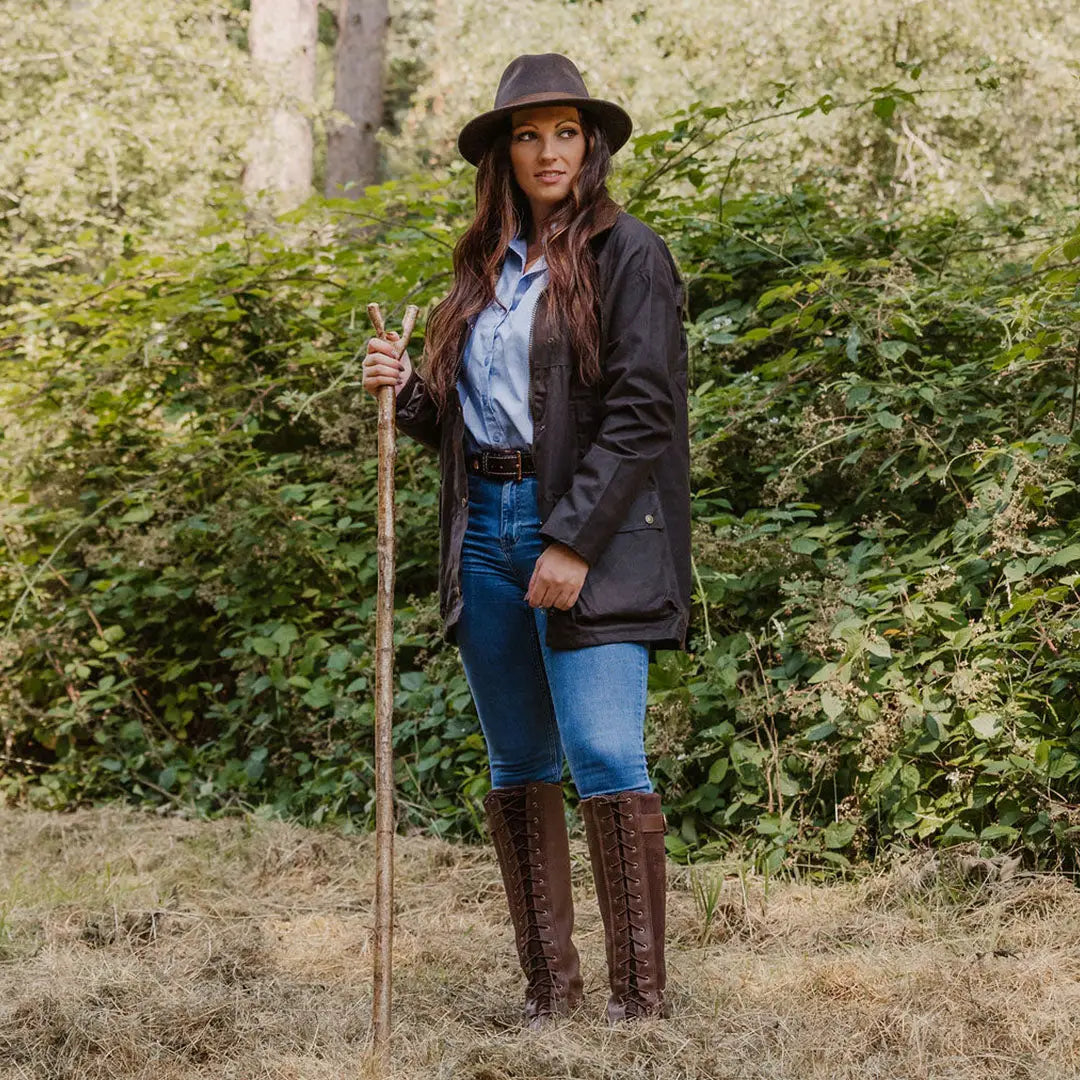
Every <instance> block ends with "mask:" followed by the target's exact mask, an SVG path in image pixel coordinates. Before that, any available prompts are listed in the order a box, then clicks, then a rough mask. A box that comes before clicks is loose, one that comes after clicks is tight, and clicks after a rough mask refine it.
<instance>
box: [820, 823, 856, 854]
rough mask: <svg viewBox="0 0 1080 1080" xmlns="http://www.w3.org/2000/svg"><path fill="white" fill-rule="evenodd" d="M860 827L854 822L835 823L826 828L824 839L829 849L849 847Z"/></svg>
mask: <svg viewBox="0 0 1080 1080" xmlns="http://www.w3.org/2000/svg"><path fill="white" fill-rule="evenodd" d="M856 828H858V825H857V824H856V823H855V822H854V821H834V822H833V823H832V824H831V825H827V826H826V827H825V832H824V837H825V846H826V847H827V848H842V847H847V846H848V844H850V843H851V838H852V837H853V836H854V835H855V830H856Z"/></svg>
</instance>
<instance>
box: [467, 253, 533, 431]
mask: <svg viewBox="0 0 1080 1080" xmlns="http://www.w3.org/2000/svg"><path fill="white" fill-rule="evenodd" d="M525 253H526V244H525V239H524V237H521V236H515V237H514V239H513V240H511V241H510V248H509V250H508V251H507V253H506V258H505V259H504V260H503V266H502V273H501V274H500V275H499V280H498V282H497V283H496V285H495V299H494V300H493V301H492V302H491V303H490V304H488V306H487V307H486V308H485V309H484V310H483V311H481V312H480V314H479V315H478V316H476V320H475V322H474V323H473V326H472V329H471V331H470V332H469V337H468V340H467V341H466V342H465V353H464V358H463V362H462V372H461V376H460V378H459V379H458V397H459V398H460V399H461V406H462V411H463V412H464V414H465V449H466V451H467V452H472V451H473V450H480V449H488V448H503V447H509V448H512V449H513V448H516V449H520V450H528V449H529V448H530V447H531V446H532V437H533V425H532V416H531V415H530V414H529V334H530V332H531V330H532V319H533V314H534V313H535V311H536V303H537V301H538V300H539V299H540V294H541V293H542V292H543V290H544V287H545V286H546V285H547V282H548V266H547V261H546V260H545V258H544V256H543V255H541V256H540V258H539V259H537V260H536V262H535V263H533V265H532V266H530V267H529V270H528V272H527V273H526V272H525Z"/></svg>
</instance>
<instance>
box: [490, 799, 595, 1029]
mask: <svg viewBox="0 0 1080 1080" xmlns="http://www.w3.org/2000/svg"><path fill="white" fill-rule="evenodd" d="M484 810H485V811H486V814H487V823H488V829H489V830H490V832H491V837H492V839H493V840H494V841H495V851H496V853H497V854H498V857H499V867H500V869H501V870H502V879H503V886H504V887H505V889H506V898H507V902H508V903H509V905H510V918H511V920H512V921H513V924H514V937H515V939H516V942H517V952H518V960H519V961H520V962H521V969H522V971H524V972H525V979H526V986H525V1019H526V1021H527V1022H528V1025H529V1027H531V1028H538V1027H542V1026H543V1025H544V1024H545V1023H546V1022H547V1021H548V1020H550V1019H551V1018H552V1017H553V1016H555V1015H557V1014H560V1013H567V1012H569V1011H570V1010H571V1009H572V1008H573V1007H574V1006H575V1005H577V1004H579V1003H580V1001H581V969H580V966H579V963H578V952H577V949H576V948H574V944H573V942H572V941H571V940H570V933H571V931H572V930H573V928H574V907H573V900H572V898H571V893H570V845H569V841H568V839H567V835H566V817H565V814H564V811H563V795H562V787H561V785H559V784H544V783H532V784H525V785H524V786H521V787H512V788H495V789H494V790H492V791H491V792H489V793H488V795H487V796H486V797H485V798H484Z"/></svg>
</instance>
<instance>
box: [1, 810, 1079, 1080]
mask: <svg viewBox="0 0 1080 1080" xmlns="http://www.w3.org/2000/svg"><path fill="white" fill-rule="evenodd" d="M372 856H373V840H372V837H369V836H362V837H346V836H342V835H340V834H336V833H332V832H328V831H319V832H316V831H311V830H305V829H303V828H301V827H299V826H295V825H287V824H281V823H277V822H266V821H263V820H259V819H253V818H248V819H232V820H227V821H218V822H201V821H189V820H183V819H178V818H163V817H157V816H154V815H149V814H143V813H137V812H134V811H124V810H120V809H104V810H95V811H80V812H77V813H73V814H67V815H57V814H46V813H32V812H20V811H11V810H7V811H4V810H0V1078H3V1080H15V1078H18V1080H104V1078H106V1077H107V1078H110V1080H111V1078H114V1077H124V1078H127V1077H132V1078H133V1077H139V1078H147V1080H150V1078H153V1080H179V1078H185V1080H187V1078H191V1080H195V1078H199V1080H202V1078H207V1080H208V1078H211V1077H213V1078H215V1080H227V1078H236V1080H261V1078H265V1080H343V1078H346V1077H360V1076H364V1075H365V1074H366V1070H365V1065H364V1062H365V1048H366V1040H367V1025H368V1016H369V1003H370V997H369V992H370V984H371V957H370V952H369V936H370V927H371V905H370V898H371V896H372V881H373V858H372ZM573 858H574V881H575V897H576V900H577V910H578V929H577V933H576V940H577V942H578V946H579V948H580V950H581V952H582V961H583V965H584V970H585V1005H584V1007H583V1008H582V1010H581V1012H580V1014H579V1015H577V1016H574V1017H571V1018H569V1019H567V1020H565V1021H563V1022H561V1023H560V1024H559V1025H558V1026H557V1027H556V1028H554V1029H553V1030H549V1031H547V1032H541V1033H530V1032H527V1031H524V1030H522V1029H521V1028H520V1026H519V1021H518V1017H519V1012H520V1002H521V990H522V987H521V982H520V976H519V973H518V970H517V967H516V963H515V961H514V958H513V953H512V951H513V941H512V937H511V931H510V926H509V921H508V918H507V916H506V913H505V905H504V901H503V897H502V892H501V885H500V882H499V877H498V869H497V866H496V864H495V862H494V861H493V858H492V855H491V852H490V850H489V849H488V848H483V847H462V846H455V845H452V844H449V843H445V842H442V841H438V840H433V839H429V838H425V837H401V838H399V839H398V845H397V877H396V885H397V894H396V902H397V917H396V924H395V925H396V930H395V961H394V975H395V993H394V1023H395V1062H396V1064H395V1067H394V1071H393V1075H394V1076H395V1077H401V1078H407V1080H413V1078H416V1080H420V1078H424V1080H441V1078H455V1080H457V1078H462V1080H526V1078H528V1080H556V1078H558V1080H616V1078H618V1080H636V1078H646V1077H648V1078H656V1080H675V1078H684V1077H695V1078H710V1080H712V1078H715V1080H721V1078H739V1080H781V1078H783V1080H825V1078H829V1080H842V1078H849V1077H850V1078H855V1077H858V1078H861V1080H878V1078H880V1080H886V1078H888V1080H921V1078H927V1080H929V1078H946V1077H948V1078H964V1080H969V1078H970V1080H988V1078H994V1080H996V1078H1006V1077H1009V1078H1013V1077H1015V1078H1040V1080H1065V1078H1072V1077H1080V891H1078V890H1077V889H1076V888H1075V887H1074V885H1073V884H1072V883H1071V882H1069V881H1067V880H1065V879H1063V878H1060V877H1054V876H1048V875H1030V874H1026V873H1024V872H1022V871H1021V870H1020V869H1019V868H1018V867H1017V866H1016V865H1015V864H1012V863H1010V862H1008V861H1005V860H998V861H996V862H983V861H981V860H978V859H975V858H973V857H971V856H970V855H966V854H964V853H953V854H951V855H947V856H945V857H941V856H939V857H938V858H936V859H935V858H933V857H932V856H930V855H928V854H923V855H916V856H912V858H911V859H909V860H907V861H905V862H904V863H902V864H897V865H896V866H894V867H893V868H892V869H891V870H889V871H887V872H886V871H880V872H876V873H874V874H872V875H870V874H868V875H865V876H862V877H860V878H859V879H858V880H856V881H853V882H850V883H847V884H841V885H812V886H811V885H805V884H798V883H789V882H776V881H774V882H771V883H766V882H763V881H762V880H760V879H757V878H755V877H753V876H749V875H746V874H741V875H740V874H738V873H736V872H735V868H734V867H730V866H729V867H726V868H725V867H721V866H713V867H711V868H701V869H700V870H698V871H695V872H693V873H691V872H690V871H688V870H687V869H686V868H682V867H677V866H671V868H670V871H671V872H670V907H669V931H670V932H669V946H668V949H669V961H668V966H669V972H670V974H669V990H670V993H671V998H672V1004H673V1009H674V1016H673V1017H672V1018H671V1019H670V1020H666V1021H648V1022H644V1023H639V1024H637V1025H630V1026H623V1027H619V1028H614V1029H612V1028H608V1027H607V1026H606V1025H605V1024H604V1023H603V1022H602V1021H601V1016H602V1013H603V1006H604V1001H605V993H606V989H605V974H604V968H603V936H602V930H601V926H600V922H599V917H598V914H597V910H596V906H595V900H594V898H593V894H592V882H591V877H590V875H589V871H588V862H587V859H586V855H585V846H584V841H583V839H582V838H581V837H580V836H577V837H575V840H574V846H573ZM725 869H726V870H727V871H728V873H727V875H726V876H725V874H724V871H725Z"/></svg>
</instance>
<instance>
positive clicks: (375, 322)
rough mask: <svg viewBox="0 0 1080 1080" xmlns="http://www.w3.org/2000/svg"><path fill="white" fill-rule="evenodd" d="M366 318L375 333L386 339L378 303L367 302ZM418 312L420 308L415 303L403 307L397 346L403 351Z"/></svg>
mask: <svg viewBox="0 0 1080 1080" xmlns="http://www.w3.org/2000/svg"><path fill="white" fill-rule="evenodd" d="M367 313H368V318H369V319H370V320H371V325H372V326H374V327H375V333H376V334H377V335H378V336H379V337H381V338H382V339H383V340H384V341H385V340H386V324H385V323H384V322H383V317H382V311H381V310H380V309H379V305H378V304H376V303H371V304H368V306H367ZM419 314H420V309H419V308H418V307H417V306H416V305H415V304H409V306H408V307H406V308H405V317H404V319H402V321H401V340H400V342H399V343H398V346H399V348H400V350H401V352H404V351H405V347H406V346H407V345H408V344H409V338H411V337H412V332H413V330H414V329H415V327H416V319H417V316H418V315H419Z"/></svg>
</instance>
